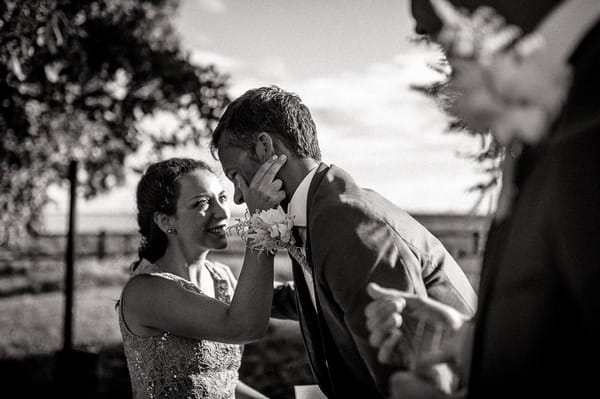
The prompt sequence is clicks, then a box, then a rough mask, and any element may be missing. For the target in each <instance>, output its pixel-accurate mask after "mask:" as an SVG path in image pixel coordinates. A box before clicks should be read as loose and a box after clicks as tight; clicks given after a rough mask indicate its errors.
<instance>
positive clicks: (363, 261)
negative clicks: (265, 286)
mask: <svg viewBox="0 0 600 399" xmlns="http://www.w3.org/2000/svg"><path fill="white" fill-rule="evenodd" d="M307 224H308V226H307V237H306V249H307V259H308V263H309V266H310V267H311V269H312V273H313V276H314V278H313V279H314V289H315V293H316V308H317V311H316V312H315V307H314V305H313V302H312V301H311V298H310V294H309V291H308V287H307V283H306V281H305V279H304V276H303V274H302V270H301V266H300V265H298V264H297V263H296V261H295V260H293V259H292V264H293V276H294V284H285V285H281V286H279V287H278V288H276V290H275V296H274V300H273V305H274V306H273V313H272V315H273V316H274V317H285V318H292V319H296V320H298V319H299V321H300V327H301V329H302V334H303V338H304V342H305V346H306V349H307V352H308V357H309V360H310V363H311V366H312V370H313V374H314V375H315V377H316V379H317V381H318V384H319V386H320V387H321V389H322V390H323V392H324V393H325V394H326V395H327V396H328V397H332V398H333V397H335V398H383V397H385V394H386V392H387V384H388V377H389V374H390V372H391V371H392V370H391V369H390V368H388V367H386V366H383V365H381V364H380V363H379V362H378V361H377V358H376V350H375V349H374V348H372V347H371V346H370V345H369V343H368V332H367V329H366V324H365V316H364V308H365V306H366V305H367V304H368V303H369V302H370V298H369V296H368V294H367V292H366V286H367V284H368V283H369V282H371V281H374V282H377V283H379V284H381V285H382V286H385V287H394V288H397V289H400V290H404V291H408V292H414V293H418V294H422V295H429V296H431V297H433V298H435V299H437V300H439V301H441V302H444V303H447V304H449V305H451V306H453V307H455V308H456V309H458V310H460V311H462V312H463V313H466V314H474V310H475V307H476V296H475V293H474V290H473V289H472V287H471V285H470V284H469V282H468V280H467V278H466V276H465V274H464V273H463V271H462V270H461V269H460V267H459V266H458V265H457V263H456V262H455V261H454V260H453V259H452V257H451V256H450V254H449V253H448V252H447V251H446V249H445V248H444V247H443V246H442V244H441V243H440V242H439V241H438V240H437V239H436V238H435V237H434V236H433V235H432V234H431V233H429V232H428V231H427V230H426V229H425V228H424V227H423V226H421V225H420V224H419V223H417V221H416V220H414V219H413V218H412V217H411V216H409V215H408V214H407V213H406V212H404V211H402V210H401V209H399V208H398V207H397V206H395V205H394V204H392V203H391V202H389V201H387V200H386V199H384V198H383V197H381V196H380V195H378V194H377V193H375V192H374V191H371V190H367V189H362V188H359V187H358V186H357V185H356V183H355V182H354V180H353V179H352V178H351V177H350V176H349V175H348V174H347V173H345V172H344V171H343V170H341V169H340V168H338V167H336V166H331V167H329V166H327V165H325V164H321V165H320V166H319V167H318V170H317V172H316V174H315V176H314V177H313V180H312V182H311V185H310V188H309V193H308V202H307ZM411 323H412V321H407V322H406V324H407V325H410V324H411ZM413 327H414V326H413ZM407 328H408V327H407Z"/></svg>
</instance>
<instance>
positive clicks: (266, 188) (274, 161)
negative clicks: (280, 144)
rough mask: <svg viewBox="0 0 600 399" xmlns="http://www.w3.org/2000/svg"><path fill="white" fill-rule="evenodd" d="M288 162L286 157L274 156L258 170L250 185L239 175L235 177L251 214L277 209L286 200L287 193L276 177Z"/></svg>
mask: <svg viewBox="0 0 600 399" xmlns="http://www.w3.org/2000/svg"><path fill="white" fill-rule="evenodd" d="M286 160H287V157H286V155H279V156H278V155H273V157H271V158H270V159H268V160H267V161H266V162H265V163H263V164H262V165H261V166H260V168H258V170H257V171H256V174H255V175H254V177H252V181H251V182H250V185H247V184H246V181H245V180H244V178H243V177H242V176H241V175H240V174H239V173H238V174H236V175H235V176H234V177H233V178H234V180H235V182H236V183H237V186H238V188H239V189H240V191H241V192H242V195H243V197H244V201H245V202H246V205H247V206H248V211H249V212H250V214H253V213H254V212H255V211H257V210H258V211H262V210H266V209H270V208H276V207H277V206H278V205H279V204H280V203H281V201H283V200H284V199H285V191H283V190H282V187H283V182H282V181H281V180H279V179H276V178H275V176H276V175H277V173H278V172H279V169H281V168H282V166H283V165H284V164H285V162H286Z"/></svg>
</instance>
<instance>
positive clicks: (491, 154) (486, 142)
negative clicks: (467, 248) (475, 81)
mask: <svg viewBox="0 0 600 399" xmlns="http://www.w3.org/2000/svg"><path fill="white" fill-rule="evenodd" d="M413 41H414V42H415V43H417V44H419V43H425V44H427V45H431V44H432V43H431V41H430V39H429V38H428V37H427V36H417V37H415V38H413ZM429 66H430V67H431V68H432V69H434V70H435V71H437V72H439V73H440V75H441V76H442V77H443V78H442V79H440V80H439V81H437V82H434V83H432V84H426V85H413V86H412V88H413V89H414V90H416V91H419V92H421V93H424V94H426V95H427V96H430V97H432V98H433V99H435V101H436V102H437V104H438V105H439V107H440V108H441V109H442V110H443V111H444V112H445V113H446V115H447V116H448V126H447V131H448V132H450V133H462V134H469V135H471V136H475V137H477V138H479V139H480V142H481V146H480V149H479V151H476V152H474V153H468V154H461V156H464V157H465V158H467V159H470V160H472V161H474V162H476V163H477V164H478V165H481V167H482V168H483V172H484V173H485V174H486V175H487V178H486V179H485V180H484V181H479V182H477V183H475V184H473V185H472V186H471V187H469V188H468V190H469V191H475V192H479V195H480V196H479V199H478V200H477V202H476V203H475V205H474V206H473V208H472V211H473V212H475V211H476V210H477V208H478V207H479V204H480V203H481V201H482V200H483V199H484V198H485V197H486V196H487V195H488V194H489V192H490V191H491V190H493V189H494V188H496V187H498V186H499V185H500V182H501V178H502V173H501V163H502V160H503V159H504V156H505V154H506V148H505V147H503V146H502V145H500V143H498V141H497V140H496V139H495V138H494V136H493V135H492V134H491V133H490V132H480V131H474V130H472V129H469V128H468V127H467V126H466V125H465V124H464V123H463V121H462V120H461V119H460V117H459V116H457V115H455V114H453V112H452V106H451V105H452V101H453V99H454V98H456V96H460V95H461V94H460V93H455V92H453V91H452V89H451V88H450V87H451V85H450V80H451V79H452V68H451V66H450V65H449V63H448V61H447V59H446V58H444V56H442V58H440V59H439V60H437V61H436V62H435V63H433V64H431V65H429Z"/></svg>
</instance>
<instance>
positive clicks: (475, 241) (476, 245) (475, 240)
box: [473, 231, 479, 254]
mask: <svg viewBox="0 0 600 399" xmlns="http://www.w3.org/2000/svg"><path fill="white" fill-rule="evenodd" d="M473 251H474V253H475V254H479V231H474V232H473Z"/></svg>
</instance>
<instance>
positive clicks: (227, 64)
mask: <svg viewBox="0 0 600 399" xmlns="http://www.w3.org/2000/svg"><path fill="white" fill-rule="evenodd" d="M190 61H191V62H192V64H194V65H208V64H213V65H215V66H216V67H217V68H219V70H220V71H221V72H224V73H235V72H236V71H237V70H238V69H239V66H240V62H239V61H238V60H237V59H235V58H234V57H228V56H226V55H223V54H220V53H216V52H214V51H208V50H194V51H192V52H191V54H190Z"/></svg>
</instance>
